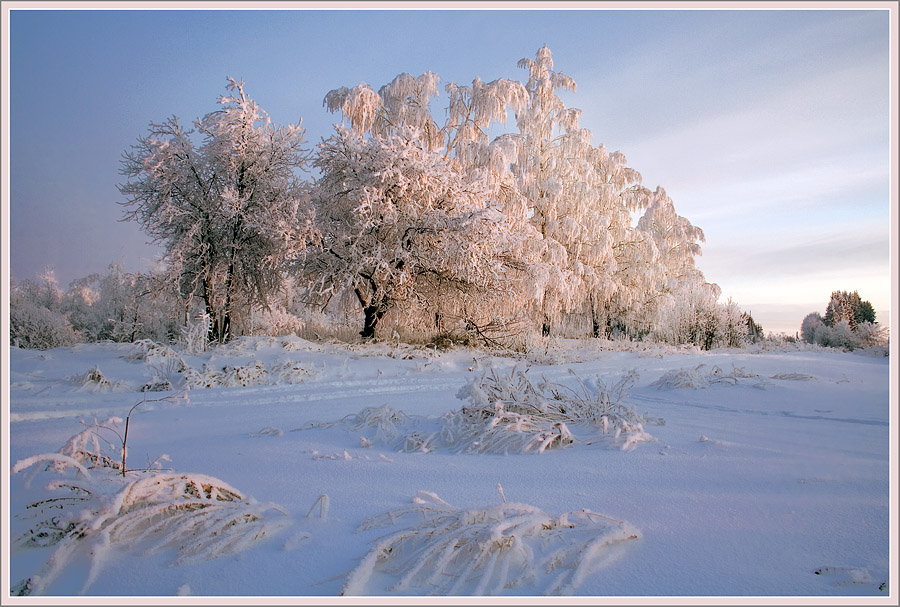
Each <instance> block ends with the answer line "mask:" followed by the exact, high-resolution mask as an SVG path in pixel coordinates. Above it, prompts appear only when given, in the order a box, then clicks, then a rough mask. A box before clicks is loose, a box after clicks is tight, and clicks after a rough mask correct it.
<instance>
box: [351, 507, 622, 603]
mask: <svg viewBox="0 0 900 607" xmlns="http://www.w3.org/2000/svg"><path fill="white" fill-rule="evenodd" d="M407 521H408V522H409V526H406V527H400V526H401V525H402V524H403V523H406V522H407ZM386 526H390V527H395V528H396V527H400V528H399V529H397V530H395V531H393V532H392V533H390V534H389V535H387V536H385V537H383V538H381V539H380V540H377V541H376V542H375V545H374V547H373V548H372V550H371V551H370V552H369V553H368V554H367V555H366V556H365V557H364V558H363V559H362V560H361V562H360V564H359V565H358V566H357V567H356V569H354V570H353V571H352V572H351V573H350V574H349V576H348V578H347V581H346V583H345V584H344V587H343V589H342V591H341V594H342V595H344V596H348V595H366V594H384V593H390V594H430V595H497V594H502V593H504V592H507V591H511V590H512V591H514V592H515V593H516V594H522V593H528V594H531V593H534V592H540V593H543V594H562V595H568V594H573V593H574V592H576V591H577V589H578V587H579V586H580V585H581V583H582V582H583V581H584V580H585V579H586V578H587V577H588V576H591V575H594V574H595V573H596V572H597V571H598V570H600V569H602V568H603V567H604V566H605V565H607V564H609V563H610V562H612V561H613V560H614V559H615V558H616V557H617V556H618V555H619V553H620V550H621V548H622V547H623V544H624V542H627V541H629V540H634V539H638V538H639V537H640V534H639V532H638V531H637V530H636V529H635V528H634V527H632V526H631V525H629V524H628V523H626V522H625V521H619V520H616V519H613V518H610V517H607V516H604V515H601V514H597V513H595V512H590V511H588V510H581V511H577V512H569V513H565V514H562V515H561V516H558V517H554V516H552V515H550V514H548V513H546V512H544V511H543V510H541V509H539V508H536V507H535V506H530V505H527V504H519V503H502V504H497V505H492V506H487V507H484V508H473V509H465V510H461V509H458V508H455V507H453V506H451V505H450V504H448V503H447V502H445V501H444V500H442V499H441V498H440V497H438V496H437V495H435V494H434V493H430V492H425V491H420V492H419V493H418V495H417V496H416V497H415V498H414V499H413V505H411V506H407V507H404V508H399V509H396V510H392V511H389V512H385V513H383V514H380V515H377V516H374V517H371V518H369V519H367V520H365V521H364V522H363V523H362V525H361V526H360V530H361V531H365V530H369V529H375V528H381V527H386ZM382 576H388V577H389V578H390V579H391V580H392V581H393V583H392V584H390V585H389V586H387V588H380V587H379V588H373V587H372V586H373V584H374V582H375V581H376V580H380V579H383V577H382Z"/></svg>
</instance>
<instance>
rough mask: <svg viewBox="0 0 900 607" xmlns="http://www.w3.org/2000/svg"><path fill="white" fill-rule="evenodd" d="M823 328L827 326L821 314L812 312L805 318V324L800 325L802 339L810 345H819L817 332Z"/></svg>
mask: <svg viewBox="0 0 900 607" xmlns="http://www.w3.org/2000/svg"><path fill="white" fill-rule="evenodd" d="M822 326H825V321H824V319H823V318H822V315H821V314H819V313H818V312H811V313H809V314H807V315H806V316H805V317H804V318H803V322H802V323H801V324H800V339H802V340H803V341H805V342H806V343H808V344H814V343H817V342H816V330H817V329H818V328H819V327H822Z"/></svg>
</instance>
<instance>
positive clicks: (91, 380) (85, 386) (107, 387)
mask: <svg viewBox="0 0 900 607" xmlns="http://www.w3.org/2000/svg"><path fill="white" fill-rule="evenodd" d="M70 381H71V382H72V383H73V384H75V385H76V386H78V387H77V388H75V390H76V391H78V392H111V391H116V390H119V389H120V388H121V382H116V383H113V382H112V381H110V380H109V378H107V377H106V376H105V375H104V374H103V372H102V371H100V367H99V366H96V367H94V368H93V369H91V370H89V371H87V372H85V373H82V374H81V375H75V376H73V377H71V378H70Z"/></svg>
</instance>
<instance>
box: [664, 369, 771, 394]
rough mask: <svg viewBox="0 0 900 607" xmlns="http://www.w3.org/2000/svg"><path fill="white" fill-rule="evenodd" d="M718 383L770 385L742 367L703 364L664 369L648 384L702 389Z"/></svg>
mask: <svg viewBox="0 0 900 607" xmlns="http://www.w3.org/2000/svg"><path fill="white" fill-rule="evenodd" d="M774 379H784V378H774ZM720 384H724V385H728V386H737V385H751V386H753V387H754V388H761V389H765V388H766V386H768V385H770V384H769V382H768V381H767V380H766V379H765V378H763V377H760V376H759V375H757V374H756V373H753V372H752V371H747V370H746V369H744V368H743V367H734V368H733V369H732V370H731V371H725V370H724V369H722V368H721V367H720V366H718V365H713V366H712V367H708V366H707V365H705V364H700V365H697V366H696V367H694V368H693V369H672V370H670V371H666V372H665V373H664V374H663V375H662V377H660V378H659V379H658V380H656V381H655V382H653V383H652V384H650V385H651V386H656V388H657V390H677V389H680V388H688V389H693V390H703V389H706V388H709V387H710V386H714V385H720Z"/></svg>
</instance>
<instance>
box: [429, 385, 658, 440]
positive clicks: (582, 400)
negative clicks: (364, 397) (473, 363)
mask: <svg viewBox="0 0 900 607" xmlns="http://www.w3.org/2000/svg"><path fill="white" fill-rule="evenodd" d="M570 373H571V374H572V375H573V376H574V377H575V378H576V380H577V387H576V388H570V387H568V386H565V385H563V384H557V383H551V382H548V381H546V380H543V381H541V382H539V383H535V382H533V381H532V380H531V378H529V377H528V370H527V369H522V368H520V367H515V368H513V369H512V370H511V371H510V372H509V375H504V374H500V373H497V371H495V370H494V369H489V370H487V371H485V372H484V373H482V375H481V377H479V378H476V379H474V380H473V381H471V382H469V383H468V384H467V385H466V386H464V387H463V388H462V389H461V390H460V391H459V393H458V395H457V396H458V397H459V398H460V399H462V400H468V401H469V406H467V407H463V408H462V409H460V410H459V411H454V412H451V413H449V414H447V415H445V416H444V417H443V418H442V422H443V424H442V429H441V432H440V435H439V437H437V442H439V443H441V444H444V445H446V446H448V447H449V448H450V449H451V450H453V451H461V452H467V453H510V452H531V453H542V452H544V451H545V450H547V449H551V448H558V447H565V446H567V445H572V444H575V443H578V442H589V441H585V440H583V439H580V438H578V437H577V436H576V435H575V434H574V433H573V431H572V430H571V429H570V428H571V427H575V426H587V427H588V430H589V432H590V433H591V434H592V435H594V436H596V434H598V433H599V434H600V435H601V436H604V437H608V438H612V440H613V441H614V442H617V443H619V444H620V446H621V447H622V448H625V449H628V448H631V447H633V446H634V445H635V444H636V443H638V442H640V441H646V440H653V437H651V436H650V435H649V434H647V433H646V432H645V431H644V423H646V421H647V419H646V417H645V416H641V415H639V414H638V413H637V412H636V411H635V410H634V408H632V407H630V406H628V405H626V404H624V403H623V402H622V401H623V400H624V399H625V396H626V395H627V393H628V391H629V390H630V389H631V387H632V386H634V383H635V381H636V380H637V377H638V376H637V373H636V372H634V371H630V372H628V373H625V374H624V375H622V376H621V377H619V378H618V379H617V380H615V381H614V382H612V383H610V384H607V383H606V382H605V381H604V380H603V379H602V378H600V377H599V376H598V377H596V378H595V379H592V380H583V379H581V378H580V377H578V376H577V375H575V373H574V372H572V371H571V370H570Z"/></svg>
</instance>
